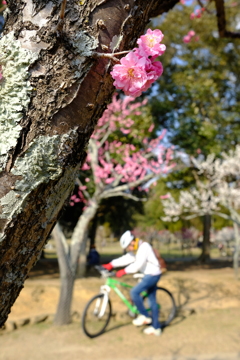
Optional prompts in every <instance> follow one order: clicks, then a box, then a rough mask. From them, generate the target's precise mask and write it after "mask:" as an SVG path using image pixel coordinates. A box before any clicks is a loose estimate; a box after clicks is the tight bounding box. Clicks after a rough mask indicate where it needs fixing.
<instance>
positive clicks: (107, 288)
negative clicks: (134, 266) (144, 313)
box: [99, 277, 147, 317]
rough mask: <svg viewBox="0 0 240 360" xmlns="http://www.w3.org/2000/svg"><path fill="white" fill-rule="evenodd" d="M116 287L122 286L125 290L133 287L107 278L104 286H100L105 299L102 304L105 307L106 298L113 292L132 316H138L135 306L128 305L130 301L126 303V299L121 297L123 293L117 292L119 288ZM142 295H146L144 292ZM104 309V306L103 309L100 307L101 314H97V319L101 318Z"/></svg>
mask: <svg viewBox="0 0 240 360" xmlns="http://www.w3.org/2000/svg"><path fill="white" fill-rule="evenodd" d="M117 285H120V286H123V287H125V288H132V287H133V286H132V285H129V284H127V283H124V282H121V281H118V280H116V279H113V278H110V277H109V278H107V280H106V284H105V285H103V286H101V293H102V294H104V295H106V297H105V299H106V300H105V299H104V300H105V301H104V303H105V304H106V305H107V299H108V296H109V293H110V291H111V289H112V290H114V291H115V293H116V294H117V295H118V296H119V297H120V299H121V300H122V301H123V303H124V304H125V305H126V306H127V308H128V309H129V310H130V311H131V312H133V313H134V314H139V311H138V310H137V308H136V306H135V305H132V304H131V303H130V301H128V300H127V299H126V297H125V296H124V295H123V293H122V292H121V291H120V290H119V288H118V287H117ZM143 295H147V293H146V292H143ZM105 309H106V306H105V307H104V305H103V306H102V309H101V312H100V314H99V317H100V316H102V315H103V314H104V312H105Z"/></svg>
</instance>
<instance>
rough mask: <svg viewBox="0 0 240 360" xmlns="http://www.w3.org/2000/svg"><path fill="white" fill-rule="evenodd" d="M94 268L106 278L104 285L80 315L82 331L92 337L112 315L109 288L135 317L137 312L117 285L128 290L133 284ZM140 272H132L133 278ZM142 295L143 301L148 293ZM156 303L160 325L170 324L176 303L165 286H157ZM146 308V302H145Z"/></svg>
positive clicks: (138, 275) (100, 331)
mask: <svg viewBox="0 0 240 360" xmlns="http://www.w3.org/2000/svg"><path fill="white" fill-rule="evenodd" d="M96 269H97V270H98V271H99V272H100V274H101V275H102V277H104V278H106V283H105V285H102V286H101V287H100V293H99V294H97V295H95V296H93V297H92V298H91V299H90V300H89V302H88V303H87V305H86V307H85V309H84V311H83V316H82V329H83V331H84V333H85V334H86V335H87V336H88V337H90V338H94V337H96V336H99V335H101V334H102V333H103V332H104V331H105V330H106V327H107V325H108V323H109V321H110V318H111V316H112V305H111V301H110V298H109V295H110V292H111V289H112V290H114V291H115V293H116V294H117V295H118V296H119V297H120V299H121V300H122V301H123V302H124V304H125V305H126V306H127V308H128V312H129V314H131V316H133V317H135V316H136V315H137V314H138V310H137V308H136V306H135V305H133V304H132V303H131V302H130V301H129V300H128V299H127V298H126V297H125V296H124V295H123V293H122V292H121V291H120V289H119V287H118V286H122V287H124V288H125V289H128V290H130V289H131V288H132V287H133V286H132V285H129V284H127V283H124V282H122V281H119V280H117V279H113V278H111V276H113V275H114V273H112V272H109V271H107V270H106V269H104V268H103V267H102V266H96ZM142 276H143V275H142V274H134V275H133V277H134V278H141V277H142ZM142 296H143V298H144V302H145V301H146V302H147V297H148V294H147V292H143V293H142ZM156 297H157V303H158V304H159V310H160V311H159V321H160V324H161V327H162V328H164V327H166V326H167V325H169V324H170V322H171V321H172V320H173V319H174V317H175V315H176V304H175V300H174V297H173V295H172V294H171V293H170V291H168V290H167V289H165V288H162V287H158V288H157V295H156ZM145 307H146V309H147V310H148V311H150V309H148V304H146V306H145Z"/></svg>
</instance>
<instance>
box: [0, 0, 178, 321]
mask: <svg viewBox="0 0 240 360" xmlns="http://www.w3.org/2000/svg"><path fill="white" fill-rule="evenodd" d="M175 3H177V1H176V0H168V1H166V0H154V1H153V0H152V1H146V0H126V1H125V0H88V1H78V2H76V1H75V0H67V2H66V11H65V13H64V12H62V13H61V4H62V0H52V1H49V0H21V1H17V2H16V1H15V0H8V10H7V17H6V27H5V31H4V36H3V38H2V39H1V40H0V54H1V66H2V72H3V76H4V79H3V80H2V82H1V86H0V98H1V103H0V171H1V174H0V178H1V180H0V232H1V233H0V259H1V260H0V278H1V280H0V294H1V298H0V326H1V325H3V323H4V322H5V321H6V319H7V316H8V314H9V312H10V308H11V306H12V304H13V303H14V301H15V299H16V298H17V296H18V294H19V292H20V290H21V289H22V287H23V283H24V280H25V278H26V277H27V274H28V272H29V270H30V269H31V267H32V266H33V265H34V264H35V262H36V260H37V257H38V255H39V254H40V252H41V250H42V248H43V246H44V244H45V241H46V238H47V236H48V234H49V233H50V232H51V230H52V228H53V226H54V224H55V222H56V220H57V218H58V216H59V212H60V210H61V208H62V207H63V205H64V203H65V201H66V200H67V199H68V197H69V194H70V192H71V190H72V188H73V184H74V179H75V177H76V169H77V168H78V167H79V164H80V163H82V162H83V161H84V158H85V155H86V154H85V151H84V149H85V148H86V145H87V142H88V140H89V137H90V135H91V134H92V131H93V129H94V125H95V123H96V121H97V120H98V118H99V117H100V116H101V114H102V112H103V110H104V108H105V106H106V104H107V103H108V102H109V101H110V99H111V95H112V93H113V85H112V83H113V81H112V79H111V76H110V74H109V73H110V70H111V65H112V64H111V62H110V61H109V60H107V59H105V58H99V57H98V58H95V56H94V52H96V51H97V52H103V51H106V52H112V51H115V50H119V51H122V50H126V49H131V48H132V47H133V46H134V45H135V43H136V39H137V38H138V37H139V35H141V34H142V33H143V31H144V27H145V25H146V23H147V22H148V19H149V16H154V15H156V14H160V13H162V12H164V11H168V10H169V9H170V8H172V7H173V6H174V4H175ZM61 15H62V16H61Z"/></svg>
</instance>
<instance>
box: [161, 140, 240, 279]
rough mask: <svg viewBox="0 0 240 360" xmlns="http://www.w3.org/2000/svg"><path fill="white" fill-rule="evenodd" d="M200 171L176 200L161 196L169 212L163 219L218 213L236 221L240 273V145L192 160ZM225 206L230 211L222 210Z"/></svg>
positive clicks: (235, 256) (169, 195) (237, 255)
mask: <svg viewBox="0 0 240 360" xmlns="http://www.w3.org/2000/svg"><path fill="white" fill-rule="evenodd" d="M192 162H193V164H194V165H195V168H196V170H197V172H196V174H195V176H196V186H195V187H193V188H192V189H190V190H189V191H181V192H180V196H179V200H178V201H176V200H175V199H174V198H173V197H172V196H171V194H167V196H166V195H165V196H164V198H163V199H162V203H163V209H164V212H165V214H166V216H165V217H163V218H162V220H163V221H177V220H178V219H179V217H181V216H182V217H184V218H185V219H191V218H194V217H197V216H204V215H208V216H211V215H218V216H220V217H222V218H225V219H227V220H230V221H232V222H233V226H234V231H235V252H234V256H233V265H234V269H235V272H236V276H237V274H238V258H239V242H240V240H239V226H240V214H239V212H238V209H240V146H236V148H235V150H232V151H230V152H229V153H228V154H226V153H224V154H223V155H222V159H217V158H216V157H215V155H214V154H211V155H209V156H208V157H207V159H206V160H205V161H201V160H197V159H192ZM222 208H225V209H226V210H227V212H226V213H225V212H223V211H222Z"/></svg>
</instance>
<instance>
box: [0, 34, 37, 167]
mask: <svg viewBox="0 0 240 360" xmlns="http://www.w3.org/2000/svg"><path fill="white" fill-rule="evenodd" d="M36 58H37V57H36V55H35V54H34V53H32V52H31V51H29V50H26V49H23V48H22V47H21V43H20V42H19V41H18V40H15V38H14V34H13V32H10V33H9V34H7V35H5V36H3V37H2V38H1V39H0V63H1V66H2V73H3V79H2V80H1V83H0V170H3V169H4V167H5V165H6V164H5V162H6V160H7V157H6V154H7V152H8V151H9V150H10V149H11V148H13V147H14V146H16V144H17V139H18V137H19V133H20V131H21V129H22V127H21V126H20V125H19V122H20V120H21V119H22V116H23V111H24V110H25V109H27V107H28V105H29V102H30V95H31V91H32V87H31V85H30V82H29V81H28V78H29V72H28V69H29V66H30V65H31V64H32V63H33V62H34V61H35V60H36Z"/></svg>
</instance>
